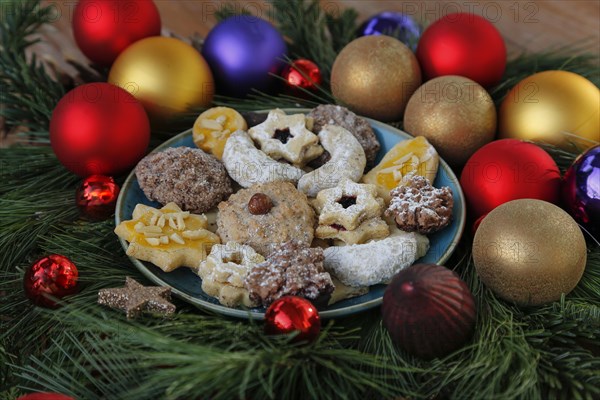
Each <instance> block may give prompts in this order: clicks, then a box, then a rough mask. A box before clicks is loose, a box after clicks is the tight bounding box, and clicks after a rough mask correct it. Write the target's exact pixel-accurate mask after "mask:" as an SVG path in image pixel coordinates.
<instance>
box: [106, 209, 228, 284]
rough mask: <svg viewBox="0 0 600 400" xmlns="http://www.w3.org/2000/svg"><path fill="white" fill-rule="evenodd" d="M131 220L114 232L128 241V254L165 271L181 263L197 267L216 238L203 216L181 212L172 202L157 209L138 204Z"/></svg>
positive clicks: (124, 222) (122, 223)
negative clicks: (208, 228)
mask: <svg viewBox="0 0 600 400" xmlns="http://www.w3.org/2000/svg"><path fill="white" fill-rule="evenodd" d="M132 218H133V219H131V220H129V221H123V222H121V223H120V224H119V225H118V226H117V227H116V228H115V233H116V234H117V235H118V236H119V237H120V238H122V239H124V240H126V241H128V242H129V247H128V248H127V255H128V256H130V257H135V258H137V259H139V260H143V261H149V262H151V263H153V264H154V265H156V266H157V267H159V268H161V269H162V270H163V271H165V272H170V271H173V270H174V269H176V268H179V267H181V266H186V267H190V268H197V267H198V265H199V264H200V261H202V260H204V259H205V258H206V255H207V254H208V252H210V250H211V247H212V246H213V245H214V244H218V243H220V240H219V237H218V236H217V235H215V234H214V233H212V232H210V231H208V230H207V229H206V228H207V227H208V221H207V219H206V217H205V216H204V215H197V214H191V213H189V212H188V211H182V210H181V208H179V206H177V204H175V203H169V204H167V205H165V206H164V207H163V208H161V209H160V210H159V209H156V208H153V207H150V206H146V205H144V204H138V205H137V206H135V209H134V210H133V215H132Z"/></svg>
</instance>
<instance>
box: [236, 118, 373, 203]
mask: <svg viewBox="0 0 600 400" xmlns="http://www.w3.org/2000/svg"><path fill="white" fill-rule="evenodd" d="M318 136H319V140H320V141H321V145H322V146H323V147H324V148H325V150H327V151H328V152H329V154H331V159H330V160H329V161H328V162H326V163H325V164H324V165H323V166H322V167H320V168H317V169H315V170H314V171H312V172H309V173H307V174H306V175H304V176H303V177H301V178H300V180H299V182H298V190H300V191H301V192H303V193H305V194H306V195H308V196H309V197H315V196H316V195H317V194H318V193H319V192H320V191H321V190H324V189H329V188H332V187H335V186H337V185H338V183H339V182H340V181H342V180H343V179H350V180H351V181H354V182H358V180H359V179H360V178H361V177H362V175H363V171H364V169H365V165H366V164H367V159H366V157H365V151H364V150H363V148H362V146H361V145H360V143H359V142H358V140H356V138H355V137H354V136H353V135H352V134H351V133H350V132H348V131H347V130H346V129H344V128H342V127H339V126H335V125H325V126H324V127H323V129H322V130H321V132H319V135H318ZM234 179H235V178H234Z"/></svg>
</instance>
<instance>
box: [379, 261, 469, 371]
mask: <svg viewBox="0 0 600 400" xmlns="http://www.w3.org/2000/svg"><path fill="white" fill-rule="evenodd" d="M381 311H382V317H383V324H384V326H385V327H386V329H387V330H388V331H389V333H390V336H391V338H392V340H393V342H394V343H395V344H396V345H397V346H399V347H400V348H402V349H404V350H405V351H407V352H408V353H410V354H412V355H414V356H417V357H420V358H423V359H426V360H429V359H432V358H435V357H443V356H445V355H448V354H450V353H451V352H453V351H454V350H457V349H459V348H460V347H462V346H463V345H464V344H465V343H466V342H467V341H468V340H469V339H470V338H471V336H472V335H473V331H474V329H475V316H476V309H475V301H474V299H473V295H472V294H471V291H470V290H469V288H468V286H467V284H466V283H465V282H463V281H462V280H461V279H460V278H459V276H458V275H457V274H456V273H455V272H453V271H451V270H449V269H448V268H446V267H442V266H439V265H435V264H416V265H413V266H412V267H409V268H407V269H405V270H403V271H400V272H399V273H398V274H397V275H396V276H395V277H394V278H393V279H392V281H391V282H390V284H389V285H388V286H387V288H386V289H385V293H384V294H383V305H382V306H381Z"/></svg>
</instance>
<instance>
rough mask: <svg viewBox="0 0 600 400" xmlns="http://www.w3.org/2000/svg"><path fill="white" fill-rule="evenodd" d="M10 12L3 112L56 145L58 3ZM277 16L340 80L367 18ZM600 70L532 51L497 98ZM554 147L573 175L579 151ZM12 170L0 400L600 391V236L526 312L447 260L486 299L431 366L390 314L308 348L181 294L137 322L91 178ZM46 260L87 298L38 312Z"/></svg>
mask: <svg viewBox="0 0 600 400" xmlns="http://www.w3.org/2000/svg"><path fill="white" fill-rule="evenodd" d="M10 7H11V8H10V10H9V12H6V13H4V15H5V19H4V20H3V21H1V24H0V46H1V49H0V50H1V52H0V83H1V84H2V87H3V90H2V91H1V93H0V94H1V95H2V98H1V102H2V103H3V104H4V105H5V108H4V111H3V113H4V115H5V117H6V118H7V122H8V123H9V124H11V125H26V126H28V127H29V129H30V131H29V135H30V139H33V141H47V140H48V132H47V129H48V121H49V118H50V115H51V111H52V108H53V107H54V105H55V104H56V102H57V101H58V100H59V99H60V97H61V96H62V94H63V93H64V92H65V89H66V88H64V87H63V86H62V85H60V84H59V83H57V82H56V81H54V80H53V79H52V78H51V77H50V76H49V75H48V74H47V73H46V72H45V69H44V68H43V66H42V65H40V64H39V62H38V61H37V60H36V59H35V58H33V59H31V60H26V58H25V55H24V51H25V49H26V48H27V47H28V46H29V45H31V44H32V43H33V40H32V39H31V38H30V35H32V34H33V33H35V32H36V30H37V29H38V28H39V27H40V26H41V25H42V24H44V23H45V22H47V21H48V10H47V9H46V8H44V7H40V6H39V4H38V1H32V0H27V1H22V2H14V3H12V5H10ZM273 10H274V15H273V18H274V20H275V21H277V23H278V24H279V27H280V29H281V30H282V32H283V34H284V35H285V36H286V37H288V38H289V39H290V40H291V49H292V53H291V54H292V55H293V56H294V57H306V58H311V59H313V60H316V61H318V62H319V63H320V65H321V66H322V68H323V71H324V72H325V74H324V75H328V74H327V72H326V71H329V70H330V67H331V63H332V62H333V59H334V58H335V54H337V52H338V51H339V49H340V48H341V47H343V45H344V44H345V43H347V42H348V41H350V40H351V39H352V35H353V32H354V31H355V28H356V26H355V19H356V14H355V12H354V11H352V10H346V11H344V13H343V14H341V15H340V16H339V17H338V18H335V17H333V16H328V15H326V14H325V13H324V12H323V11H322V10H321V9H320V8H319V7H318V2H317V1H316V0H315V1H310V2H303V1H286V0H275V1H274V8H273ZM332 33H335V35H332ZM333 37H336V39H335V40H334V39H332V38H333ZM594 62H595V60H594V58H593V57H591V56H587V55H578V56H571V55H567V56H565V55H563V54H562V53H560V52H553V53H545V54H537V55H523V56H521V57H518V58H517V59H515V60H512V61H510V62H509V64H508V68H507V75H506V77H505V79H504V81H503V83H502V84H500V85H499V86H498V87H497V88H496V90H495V91H494V98H495V99H496V100H497V101H499V99H501V98H502V96H503V95H504V94H505V93H506V91H507V90H508V89H509V88H510V87H511V86H512V85H513V84H514V83H515V82H516V81H518V80H519V79H521V78H522V77H524V76H528V75H530V74H532V73H534V72H536V71H539V70H543V69H565V70H570V71H574V72H577V73H579V74H582V75H584V76H586V77H588V78H590V79H592V80H593V81H594V82H595V83H596V84H598V66H597V65H596V64H595V63H594ZM325 88H326V85H325ZM330 101H331V97H330V94H329V93H328V91H327V90H326V89H323V92H320V93H318V94H317V95H315V96H314V97H313V98H311V99H310V100H302V99H297V98H294V97H291V96H284V95H278V96H270V95H266V94H260V93H257V94H255V95H254V96H253V97H251V98H250V99H246V100H239V99H227V98H219V99H218V103H219V104H225V105H229V106H233V107H237V108H241V109H268V108H273V107H277V106H278V107H288V106H299V105H301V106H309V107H310V106H313V105H315V104H318V103H320V102H330ZM548 150H549V151H550V152H551V153H552V154H553V155H554V156H555V158H556V160H557V162H558V163H559V164H560V165H561V168H563V169H564V168H565V167H566V166H568V165H569V164H570V163H571V162H572V160H573V158H574V157H575V154H570V153H568V152H564V151H560V150H558V149H553V148H548ZM0 163H1V164H0V221H2V224H1V226H0V249H1V251H0V399H13V398H15V397H16V396H18V395H19V394H23V393H26V392H28V391H33V390H44V391H56V392H60V393H63V394H66V395H71V396H73V397H75V398H77V399H101V398H110V399H126V398H129V399H131V398H134V399H154V398H156V399H164V398H168V399H176V398H186V399H187V398H210V399H232V398H252V399H259V398H273V399H283V398H285V399H288V398H289V399H295V398H297V399H306V398H320V399H338V398H345V399H365V398H394V397H397V396H403V397H410V398H415V399H419V398H422V399H428V398H432V397H434V396H441V397H442V398H445V397H448V398H457V399H590V400H592V399H594V398H598V397H600V357H599V354H600V352H599V349H600V250H599V248H598V247H597V244H596V243H592V242H591V241H590V243H589V250H588V265H587V268H586V271H585V274H584V276H583V278H582V280H581V282H580V283H579V285H578V286H577V288H576V289H575V290H574V291H573V292H572V293H571V294H569V295H568V296H566V298H563V299H561V301H559V302H555V303H552V304H548V305H545V306H542V307H536V308H517V307H515V306H513V305H510V304H508V303H505V302H503V301H500V300H499V299H497V298H496V296H495V295H494V294H493V293H492V292H491V291H489V290H488V289H487V288H485V287H484V286H483V285H482V284H481V282H480V281H479V279H478V277H477V275H476V273H475V271H474V267H473V265H472V259H471V255H470V247H471V246H470V243H469V238H468V237H465V238H464V239H463V242H462V243H461V245H460V246H459V248H458V249H457V251H456V253H455V255H454V257H453V258H452V260H451V261H450V262H449V263H448V264H447V266H448V267H450V268H453V269H454V270H455V271H457V272H458V273H459V274H460V275H461V277H462V278H463V279H464V280H465V281H466V282H467V283H468V285H469V286H470V288H471V290H472V291H473V294H474V296H475V298H476V301H477V309H478V317H477V326H476V332H475V336H474V338H473V340H472V342H471V343H470V344H469V345H467V346H466V347H464V348H462V349H460V350H458V351H457V352H455V353H454V354H451V355H449V356H448V357H446V358H444V359H439V360H433V361H431V362H424V361H421V360H418V359H416V358H413V357H411V356H409V355H407V354H405V353H403V352H401V351H398V350H396V349H395V348H394V346H393V345H392V343H391V340H390V337H389V335H388V333H387V331H386V330H385V328H383V326H382V323H381V318H380V316H379V311H378V310H377V309H373V310H372V311H369V312H365V313H362V314H358V315H353V316H350V317H347V318H344V319H337V320H334V321H329V322H327V323H326V327H325V328H324V331H323V332H322V334H321V336H320V337H319V339H318V341H316V342H315V343H312V344H310V345H306V346H301V345H295V344H293V343H290V341H289V339H286V338H284V337H281V338H267V337H265V335H264V334H263V333H262V327H261V325H260V324H258V323H255V322H248V321H239V320H234V319H228V318H225V317H223V316H220V315H212V314H210V313H207V312H206V311H199V310H197V309H195V308H193V307H192V306H190V305H188V304H186V303H183V302H179V301H177V306H178V312H177V313H176V315H175V316H174V317H173V318H170V319H161V318H152V317H144V318H140V319H138V320H135V321H128V320H127V319H126V318H125V316H124V315H122V314H121V313H119V312H118V311H114V310H110V309H105V308H102V307H100V306H98V305H97V304H96V299H97V292H98V290H99V289H100V288H105V287H116V286H122V284H123V282H124V278H125V276H127V275H129V276H132V277H134V278H135V279H138V280H140V281H142V282H144V281H145V280H144V278H143V277H142V275H141V274H140V273H139V272H138V271H137V270H136V269H135V268H134V267H133V266H132V265H131V263H130V262H129V260H128V258H127V257H126V256H125V254H124V252H123V250H122V248H121V246H120V244H119V242H118V240H116V237H115V235H114V234H113V232H112V230H113V228H114V222H113V221H111V220H109V221H104V222H96V223H90V222H85V221H81V220H79V219H78V212H77V210H76V208H75V206H74V191H75V188H76V186H77V184H78V178H77V177H74V176H73V175H72V174H70V173H69V172H68V171H66V170H65V169H64V168H63V167H62V166H61V165H60V163H59V162H58V161H57V160H56V158H55V157H54V155H53V153H52V150H51V149H50V148H49V147H32V146H23V147H16V148H11V149H0ZM465 236H468V235H465ZM48 253H59V254H64V255H66V256H67V257H69V258H71V259H72V260H73V261H74V262H75V264H76V265H77V266H78V269H79V272H80V283H81V287H82V290H81V292H80V293H79V294H77V295H74V296H71V297H70V298H68V299H66V301H65V304H64V307H62V308H60V309H58V310H47V309H43V308H38V307H35V306H33V305H31V304H30V303H29V301H28V300H27V299H26V298H25V297H24V294H23V289H22V278H23V271H24V270H25V268H27V266H28V265H29V264H30V263H31V262H32V261H33V260H34V259H35V258H36V257H37V256H39V255H43V254H48Z"/></svg>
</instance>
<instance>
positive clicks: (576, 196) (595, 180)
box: [562, 146, 600, 239]
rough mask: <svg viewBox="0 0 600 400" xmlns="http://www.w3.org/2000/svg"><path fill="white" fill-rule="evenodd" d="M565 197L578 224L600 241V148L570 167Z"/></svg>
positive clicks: (593, 149)
mask: <svg viewBox="0 0 600 400" xmlns="http://www.w3.org/2000/svg"><path fill="white" fill-rule="evenodd" d="M562 196H563V203H564V206H565V208H566V210H567V211H568V212H569V214H571V216H572V217H573V218H574V219H575V221H577V222H578V223H579V224H580V225H582V226H583V227H584V228H585V229H587V230H588V232H590V233H591V234H592V235H594V236H595V237H596V238H597V239H600V146H595V147H592V148H591V149H589V150H588V151H586V152H585V153H583V154H582V155H580V156H579V157H578V158H577V159H576V160H575V162H574V163H573V165H571V166H570V167H569V169H568V170H567V173H566V174H565V176H564V178H563V187H562Z"/></svg>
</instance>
